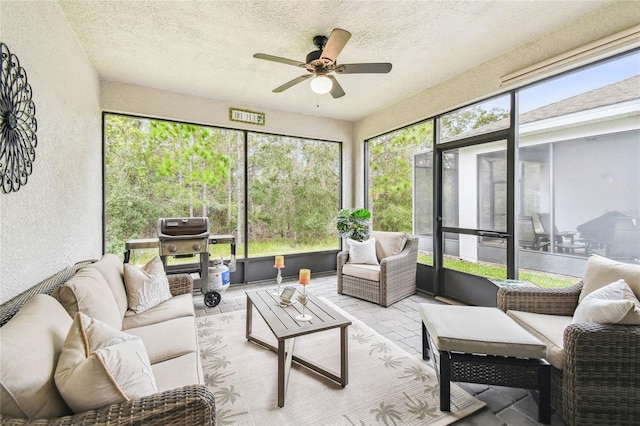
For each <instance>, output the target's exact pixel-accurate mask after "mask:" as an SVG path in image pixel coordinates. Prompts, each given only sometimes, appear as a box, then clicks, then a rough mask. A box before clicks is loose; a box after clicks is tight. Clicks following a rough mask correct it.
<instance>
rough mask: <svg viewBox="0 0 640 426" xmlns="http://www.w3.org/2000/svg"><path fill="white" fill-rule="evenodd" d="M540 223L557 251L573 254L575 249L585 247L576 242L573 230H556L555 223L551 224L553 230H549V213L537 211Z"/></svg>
mask: <svg viewBox="0 0 640 426" xmlns="http://www.w3.org/2000/svg"><path fill="white" fill-rule="evenodd" d="M538 218H539V219H540V224H541V225H542V229H543V230H544V233H545V234H547V235H550V236H551V237H550V238H553V242H554V246H555V249H556V250H557V251H558V252H566V253H571V254H574V253H575V250H576V249H583V250H584V249H585V246H584V244H576V242H577V241H576V239H575V238H576V234H577V233H578V232H573V231H558V227H557V226H556V224H555V223H554V224H553V232H552V231H551V220H550V217H549V213H538Z"/></svg>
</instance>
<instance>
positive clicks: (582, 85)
mask: <svg viewBox="0 0 640 426" xmlns="http://www.w3.org/2000/svg"><path fill="white" fill-rule="evenodd" d="M638 74H640V52H638V51H636V52H632V53H630V54H626V55H623V56H620V57H617V58H614V59H611V60H610V61H607V62H604V63H598V64H596V65H593V66H590V67H587V68H584V69H580V70H577V71H575V72H572V73H569V74H564V75H562V76H560V77H557V78H555V79H551V80H548V81H545V82H543V83H540V84H535V85H533V86H531V87H528V88H525V89H522V90H520V113H521V114H522V113H525V112H527V111H531V110H533V109H536V108H540V107H542V106H545V105H549V104H552V103H554V102H557V101H560V100H562V99H567V98H570V97H572V96H575V95H579V94H581V93H585V92H588V91H590V90H593V89H597V88H599V87H603V86H606V85H608V84H611V83H616V82H618V81H622V80H625V79H627V78H629V77H633V76H635V75H638Z"/></svg>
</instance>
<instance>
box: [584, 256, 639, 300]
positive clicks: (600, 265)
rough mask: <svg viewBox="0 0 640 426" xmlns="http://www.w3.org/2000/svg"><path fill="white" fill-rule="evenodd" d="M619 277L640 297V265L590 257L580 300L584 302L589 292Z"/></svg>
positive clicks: (600, 257)
mask: <svg viewBox="0 0 640 426" xmlns="http://www.w3.org/2000/svg"><path fill="white" fill-rule="evenodd" d="M619 279H624V280H625V281H626V282H627V284H629V287H631V290H632V291H633V293H634V294H635V296H636V297H637V298H639V299H640V265H633V264H630V263H623V262H618V261H615V260H611V259H608V258H606V257H602V256H591V257H589V260H588V261H587V267H586V269H585V271H584V276H583V280H582V281H583V282H584V286H583V287H582V292H581V293H580V297H579V299H578V300H579V301H580V302H582V300H584V298H585V297H587V295H588V294H589V293H592V292H594V291H595V290H597V289H599V288H601V287H604V286H606V285H607V284H610V283H612V282H614V281H616V280H619Z"/></svg>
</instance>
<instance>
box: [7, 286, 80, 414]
mask: <svg viewBox="0 0 640 426" xmlns="http://www.w3.org/2000/svg"><path fill="white" fill-rule="evenodd" d="M71 322H72V320H71V317H70V316H69V314H68V313H67V311H65V309H64V308H63V307H62V305H60V303H58V301H57V300H55V299H54V298H53V297H51V296H48V295H45V294H36V295H34V296H33V297H31V298H30V299H29V300H28V301H27V302H26V303H25V304H24V306H23V307H22V308H21V309H20V311H18V313H16V314H15V316H14V317H13V318H11V319H10V320H9V321H8V322H7V323H6V324H5V325H4V326H3V327H2V328H0V413H1V414H2V415H3V416H8V417H19V418H32V419H35V418H51V417H60V416H64V415H68V414H71V410H70V409H69V407H68V406H67V404H66V403H65V402H64V400H63V399H62V396H61V395H60V393H59V392H58V389H57V388H56V384H55V381H54V378H53V376H54V372H55V369H56V364H57V362H58V357H59V356H60V352H61V351H62V345H63V344H64V339H65V337H66V335H67V332H68V331H69V327H70V326H71Z"/></svg>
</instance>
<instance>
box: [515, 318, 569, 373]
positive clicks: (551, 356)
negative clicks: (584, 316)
mask: <svg viewBox="0 0 640 426" xmlns="http://www.w3.org/2000/svg"><path fill="white" fill-rule="evenodd" d="M507 315H509V316H510V317H511V318H513V319H514V320H515V321H516V322H517V323H518V324H520V325H521V326H522V327H524V328H525V329H526V330H527V331H528V332H529V333H531V334H533V335H534V336H536V337H537V338H538V339H540V340H541V341H542V342H543V343H544V344H546V345H547V357H546V359H547V361H549V363H550V364H551V365H553V366H554V367H555V368H557V369H558V370H562V357H563V354H564V340H563V336H564V329H565V328H567V327H568V326H569V325H570V324H571V320H572V317H570V316H562V315H546V314H535V313H532V312H522V311H507Z"/></svg>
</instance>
